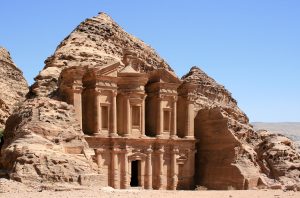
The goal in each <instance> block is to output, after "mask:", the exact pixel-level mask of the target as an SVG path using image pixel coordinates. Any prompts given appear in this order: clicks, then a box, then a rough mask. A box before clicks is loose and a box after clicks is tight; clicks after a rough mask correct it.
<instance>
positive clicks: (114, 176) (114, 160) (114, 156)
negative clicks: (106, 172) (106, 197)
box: [111, 148, 119, 189]
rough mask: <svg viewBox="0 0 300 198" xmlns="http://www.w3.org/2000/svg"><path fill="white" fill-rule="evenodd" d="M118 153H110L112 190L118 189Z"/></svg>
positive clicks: (114, 150) (114, 151)
mask: <svg viewBox="0 0 300 198" xmlns="http://www.w3.org/2000/svg"><path fill="white" fill-rule="evenodd" d="M118 170H119V166H118V153H117V150H116V149H114V148H113V149H112V151H111V186H112V187H113V188H115V189H116V188H118Z"/></svg>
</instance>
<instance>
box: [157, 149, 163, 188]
mask: <svg viewBox="0 0 300 198" xmlns="http://www.w3.org/2000/svg"><path fill="white" fill-rule="evenodd" d="M158 154H159V156H158V159H159V161H158V164H159V170H158V172H159V180H158V189H159V190H161V189H162V187H163V182H164V181H163V173H164V170H163V168H164V148H163V147H162V146H161V147H160V149H159V150H158Z"/></svg>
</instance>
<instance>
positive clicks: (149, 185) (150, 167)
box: [145, 148, 153, 190]
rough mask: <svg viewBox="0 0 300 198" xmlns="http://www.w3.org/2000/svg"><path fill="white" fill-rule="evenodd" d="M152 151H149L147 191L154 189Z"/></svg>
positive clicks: (149, 149) (146, 179) (147, 159)
mask: <svg viewBox="0 0 300 198" xmlns="http://www.w3.org/2000/svg"><path fill="white" fill-rule="evenodd" d="M152 151H153V150H152V149H151V148H148V149H147V157H146V174H145V176H146V178H145V189H148V190H150V189H152Z"/></svg>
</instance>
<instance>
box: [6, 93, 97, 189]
mask: <svg viewBox="0 0 300 198" xmlns="http://www.w3.org/2000/svg"><path fill="white" fill-rule="evenodd" d="M4 148H5V149H4V150H3V151H2V156H1V163H2V166H3V167H4V168H5V169H6V170H7V171H8V172H9V173H10V178H11V179H13V180H16V181H20V182H22V183H25V184H28V185H37V184H41V183H42V184H43V185H45V184H47V183H51V182H70V183H76V184H77V183H78V182H79V183H84V182H85V181H84V179H85V178H86V177H89V176H91V175H92V176H94V177H95V176H97V173H96V171H94V169H93V162H92V159H91V156H90V155H89V150H88V149H89V148H88V145H87V143H86V141H85V140H84V138H83V133H82V131H81V129H80V126H79V124H78V121H77V120H76V119H75V118H74V107H73V106H71V105H68V104H67V103H65V102H59V101H56V100H51V99H49V98H35V99H30V100H27V101H26V102H25V103H24V104H23V106H21V107H19V108H18V109H16V110H15V113H14V114H13V115H12V116H10V117H9V119H8V120H7V124H6V128H5V144H4ZM95 184H96V183H95Z"/></svg>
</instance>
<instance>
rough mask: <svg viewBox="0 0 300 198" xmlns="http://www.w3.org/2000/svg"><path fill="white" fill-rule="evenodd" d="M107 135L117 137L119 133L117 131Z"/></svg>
mask: <svg viewBox="0 0 300 198" xmlns="http://www.w3.org/2000/svg"><path fill="white" fill-rule="evenodd" d="M109 137H119V135H118V134H117V133H110V134H109Z"/></svg>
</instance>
